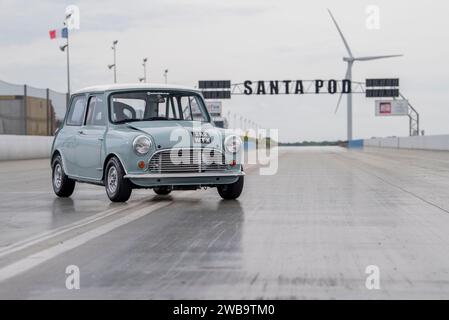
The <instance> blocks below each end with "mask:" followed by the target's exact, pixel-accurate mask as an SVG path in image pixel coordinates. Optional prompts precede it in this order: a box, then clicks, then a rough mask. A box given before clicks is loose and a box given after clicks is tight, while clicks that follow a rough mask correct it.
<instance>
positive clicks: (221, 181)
mask: <svg viewBox="0 0 449 320" xmlns="http://www.w3.org/2000/svg"><path fill="white" fill-rule="evenodd" d="M242 148H243V146H242V141H241V139H240V137H239V136H238V135H235V134H231V133H228V134H226V131H225V130H223V129H220V128H217V127H215V126H214V124H213V123H212V121H211V117H210V116H209V114H208V112H207V109H206V107H205V103H204V100H203V97H202V95H201V93H200V91H198V90H196V89H192V88H185V87H178V86H167V85H149V84H132V85H110V86H98V87H91V88H86V89H83V90H80V91H78V92H76V93H74V94H73V95H72V96H71V99H70V107H69V109H68V112H67V114H66V117H65V119H64V123H63V124H62V125H61V127H60V128H59V130H58V131H57V133H56V135H55V138H54V141H53V145H52V150H51V167H52V182H53V190H54V192H55V193H56V195H57V196H59V197H69V196H71V195H72V193H73V190H74V188H75V183H76V182H87V183H92V184H97V185H103V186H105V189H106V193H107V195H108V197H109V199H111V201H114V202H124V201H127V200H128V199H129V197H130V196H131V192H132V189H134V188H151V189H153V190H154V192H156V193H157V194H159V195H168V194H169V193H170V192H171V191H172V190H196V189H200V188H208V187H216V188H217V190H218V193H219V194H220V196H221V197H222V198H223V199H236V198H238V197H239V196H240V194H241V192H242V189H243V179H244V172H243V168H242V165H241V153H242V152H243V150H242Z"/></svg>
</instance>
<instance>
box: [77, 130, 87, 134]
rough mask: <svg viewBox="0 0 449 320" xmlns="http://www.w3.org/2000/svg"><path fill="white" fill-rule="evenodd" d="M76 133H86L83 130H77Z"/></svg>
mask: <svg viewBox="0 0 449 320" xmlns="http://www.w3.org/2000/svg"><path fill="white" fill-rule="evenodd" d="M78 133H79V134H82V135H85V134H86V133H84V131H83V130H78Z"/></svg>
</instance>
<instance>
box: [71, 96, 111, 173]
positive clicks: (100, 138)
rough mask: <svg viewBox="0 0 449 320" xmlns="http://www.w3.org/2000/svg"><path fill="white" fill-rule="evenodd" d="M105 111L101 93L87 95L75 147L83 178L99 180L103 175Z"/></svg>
mask: <svg viewBox="0 0 449 320" xmlns="http://www.w3.org/2000/svg"><path fill="white" fill-rule="evenodd" d="M106 111H107V110H106V103H105V101H104V97H103V94H91V95H89V96H88V99H87V109H86V116H85V121H84V125H83V126H82V127H81V129H80V130H79V132H78V134H77V139H78V142H77V147H76V159H77V167H78V169H79V172H80V175H81V176H82V177H83V178H87V179H90V180H101V178H102V176H103V160H104V143H103V142H104V137H105V132H106V124H107V112H106Z"/></svg>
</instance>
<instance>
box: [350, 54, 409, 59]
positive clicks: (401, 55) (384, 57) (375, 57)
mask: <svg viewBox="0 0 449 320" xmlns="http://www.w3.org/2000/svg"><path fill="white" fill-rule="evenodd" d="M403 56H404V55H403V54H393V55H387V56H371V57H359V58H354V60H355V61H370V60H379V59H388V58H397V57H403Z"/></svg>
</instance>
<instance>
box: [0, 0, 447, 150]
mask: <svg viewBox="0 0 449 320" xmlns="http://www.w3.org/2000/svg"><path fill="white" fill-rule="evenodd" d="M69 4H75V5H78V6H79V8H80V11H81V29H80V30H78V31H74V32H72V33H71V71H72V89H80V88H82V87H85V86H90V85H96V84H104V83H110V82H112V81H113V74H112V72H111V71H110V70H108V69H107V67H106V66H107V65H108V64H110V63H111V62H112V50H111V42H112V41H113V40H115V39H118V40H119V44H118V47H117V66H118V81H119V82H136V81H137V79H138V77H140V76H142V73H143V70H142V66H141V61H142V58H143V57H148V59H149V67H148V71H149V78H150V81H151V82H163V81H164V78H163V70H164V69H166V68H168V69H169V82H170V83H176V84H184V85H189V86H194V85H196V84H197V81H198V80H203V79H229V80H232V82H233V83H239V82H243V81H244V80H285V79H292V80H295V79H319V78H323V79H330V78H335V79H342V78H343V77H344V74H345V71H346V64H345V63H344V62H343V61H342V60H341V59H342V57H343V56H344V55H345V54H346V52H345V48H344V46H343V43H342V41H341V39H340V37H339V35H338V33H337V31H336V29H335V27H334V25H333V24H332V22H331V20H330V18H329V15H328V13H327V11H326V8H330V9H331V10H332V11H333V13H334V15H335V17H336V19H337V21H338V22H339V24H340V27H341V28H342V30H343V32H344V34H345V35H346V38H347V40H348V42H349V45H350V46H351V49H352V51H353V53H354V54H355V55H359V56H360V55H377V54H397V53H402V54H404V55H405V56H404V57H403V58H397V59H391V60H381V61H374V62H359V63H356V64H355V65H354V69H353V73H354V76H353V80H360V81H364V79H365V78H367V77H399V78H400V79H401V91H402V92H403V93H404V94H405V95H406V96H407V97H408V98H409V100H410V102H411V103H412V104H413V105H414V106H415V107H416V108H417V109H418V111H419V112H420V114H421V120H422V121H421V127H422V129H424V130H425V131H426V134H442V133H449V126H448V120H449V59H448V57H449V44H448V43H449V42H448V40H449V39H448V38H449V37H448V33H449V31H448V30H449V20H448V19H447V12H449V2H447V1H444V0H433V1H430V0H429V1H409V0H408V1H407V0H393V1H392V0H389V1H379V0H377V1H376V0H370V1H364V0H341V1H335V0H330V1H325V0H322V1H319V0H314V1H298V0H296V1H287V0H285V1H280V0H276V1H274V0H272V1H264V0H250V1H248V0H227V1H222V0H221V1H215V0H198V1H194V0H191V1H184V0H160V1H159V0H142V1H132V0H128V1H119V0H113V1H111V0H108V1H101V0H100V1H99V0H97V1H61V0H58V1H56V0H53V1H50V0H40V1H31V0H28V1H25V0H0V30H1V32H0V57H1V59H0V80H4V81H8V82H12V83H18V84H24V83H26V84H29V85H32V86H36V87H42V88H46V87H49V88H51V89H54V90H58V91H65V90H66V78H65V77H66V73H65V72H66V69H65V66H66V65H65V62H66V60H65V55H64V54H63V53H62V52H61V51H60V50H59V49H58V45H60V44H62V43H63V40H53V41H51V40H50V39H49V36H48V31H49V30H50V29H53V28H57V27H61V25H62V20H63V17H64V11H65V7H66V6H67V5H69ZM368 5H377V6H378V7H379V8H380V29H375V30H372V29H368V28H367V27H366V20H367V17H368V15H367V14H366V7H367V6H368ZM336 102H337V97H336V96H329V95H320V96H316V95H307V96H295V95H291V96H264V97H256V96H249V97H248V96H235V97H233V98H232V99H231V100H229V101H225V102H224V107H225V110H226V111H227V110H230V111H231V112H233V113H238V114H240V115H243V116H245V117H247V118H249V119H252V120H254V121H256V122H258V123H260V124H261V125H262V126H265V127H268V128H278V129H279V130H280V139H281V140H282V141H298V140H324V139H328V140H335V139H344V138H345V137H346V103H345V101H343V103H342V105H341V107H340V110H339V112H338V113H337V115H335V114H334V109H335V105H336ZM225 113H226V112H225ZM407 134H408V119H407V118H404V117H400V118H376V117H375V116H374V100H373V99H366V98H364V96H363V95H356V96H355V97H354V137H355V138H367V137H371V136H391V135H398V136H403V135H407Z"/></svg>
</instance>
